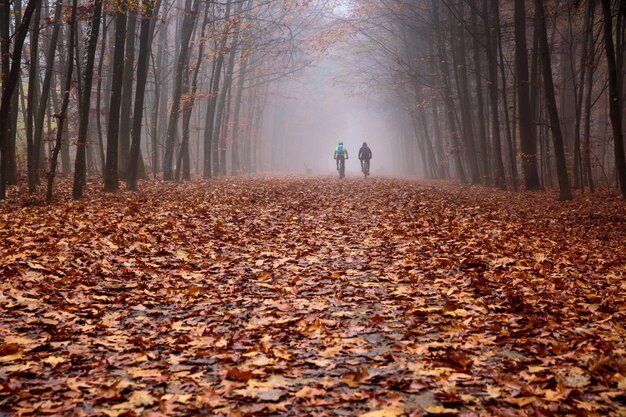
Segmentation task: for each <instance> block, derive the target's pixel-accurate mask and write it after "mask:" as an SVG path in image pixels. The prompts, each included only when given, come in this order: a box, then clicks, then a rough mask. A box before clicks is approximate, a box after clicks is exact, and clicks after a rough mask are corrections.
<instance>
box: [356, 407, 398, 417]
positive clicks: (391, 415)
mask: <svg viewBox="0 0 626 417" xmlns="http://www.w3.org/2000/svg"><path fill="white" fill-rule="evenodd" d="M399 415H400V414H398V413H396V412H395V411H393V410H390V409H388V408H384V409H382V410H376V411H370V412H367V413H363V414H359V417H397V416H399Z"/></svg>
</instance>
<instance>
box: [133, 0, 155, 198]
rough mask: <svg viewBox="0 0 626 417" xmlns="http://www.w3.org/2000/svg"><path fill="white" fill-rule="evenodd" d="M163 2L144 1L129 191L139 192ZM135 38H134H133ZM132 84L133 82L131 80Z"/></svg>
mask: <svg viewBox="0 0 626 417" xmlns="http://www.w3.org/2000/svg"><path fill="white" fill-rule="evenodd" d="M155 3H156V4H155ZM160 4H161V0H156V2H155V1H154V0H144V3H143V10H144V11H145V12H144V13H142V16H141V29H140V34H139V56H138V57H137V86H136V91H135V109H134V111H133V128H132V136H133V141H132V145H131V149H130V159H129V162H128V167H127V172H128V178H127V183H126V185H127V186H128V189H129V190H132V191H136V190H137V170H138V167H139V158H140V150H141V121H142V120H143V103H144V97H145V92H146V82H147V80H148V56H149V55H150V46H151V44H152V34H153V32H154V15H155V14H156V13H157V12H158V10H159V6H160ZM133 38H134V37H133ZM131 84H132V80H131Z"/></svg>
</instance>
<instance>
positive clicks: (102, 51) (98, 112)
mask: <svg viewBox="0 0 626 417" xmlns="http://www.w3.org/2000/svg"><path fill="white" fill-rule="evenodd" d="M106 45H107V24H106V15H103V16H102V45H101V46H100V57H99V58H98V86H97V87H96V89H97V98H96V131H97V135H98V155H99V156H100V170H101V171H102V173H103V174H104V167H105V165H106V160H105V156H104V138H103V137H102V79H103V78H104V77H103V76H102V67H103V65H104V55H105V51H106Z"/></svg>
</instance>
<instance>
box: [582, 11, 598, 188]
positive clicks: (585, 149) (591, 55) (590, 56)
mask: <svg viewBox="0 0 626 417" xmlns="http://www.w3.org/2000/svg"><path fill="white" fill-rule="evenodd" d="M587 8H588V12H589V21H588V22H587V26H586V30H587V31H588V32H589V35H588V38H589V39H588V40H587V42H588V45H587V46H586V49H587V51H588V52H587V61H586V62H585V65H586V67H587V80H586V82H585V83H586V84H587V90H586V92H585V131H584V133H583V138H582V154H583V171H584V172H585V177H586V178H587V185H589V191H590V192H592V193H593V192H594V191H595V187H594V182H593V174H592V170H591V143H590V137H589V136H590V135H591V107H592V103H591V95H592V92H593V70H594V61H595V40H594V37H593V23H594V11H595V1H594V0H589V2H588V5H587Z"/></svg>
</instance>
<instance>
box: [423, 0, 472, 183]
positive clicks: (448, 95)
mask: <svg viewBox="0 0 626 417" xmlns="http://www.w3.org/2000/svg"><path fill="white" fill-rule="evenodd" d="M431 5H432V11H433V21H434V23H435V27H436V28H438V30H437V37H438V39H439V41H438V42H435V43H436V44H438V45H439V59H438V61H439V66H440V67H439V68H440V73H441V76H442V77H443V90H442V91H441V94H442V95H443V100H444V104H445V106H446V115H447V117H448V125H449V129H450V138H451V141H452V149H451V152H452V154H453V155H454V162H455V170H456V175H457V176H458V177H459V180H460V181H461V183H463V184H465V183H467V177H466V176H465V169H464V168H463V161H462V160H461V144H460V143H459V133H458V130H457V128H456V121H455V118H454V99H453V97H452V86H451V85H450V73H449V70H448V65H447V62H446V53H445V49H444V48H445V47H444V44H443V34H442V33H441V29H440V28H441V21H440V19H439V6H438V3H437V0H432V3H431Z"/></svg>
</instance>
